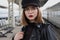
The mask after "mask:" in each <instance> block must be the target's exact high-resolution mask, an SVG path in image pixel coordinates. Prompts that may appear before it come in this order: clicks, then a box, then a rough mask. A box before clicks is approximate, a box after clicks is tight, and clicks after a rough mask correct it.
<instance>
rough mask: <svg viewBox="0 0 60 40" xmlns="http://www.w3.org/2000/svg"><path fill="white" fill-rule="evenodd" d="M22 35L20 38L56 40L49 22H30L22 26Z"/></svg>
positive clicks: (26, 39) (27, 39) (25, 39)
mask: <svg viewBox="0 0 60 40" xmlns="http://www.w3.org/2000/svg"><path fill="white" fill-rule="evenodd" d="M22 31H24V37H23V39H22V40H57V38H56V35H55V32H54V30H53V28H52V26H51V25H50V24H43V23H41V24H36V23H30V24H29V25H27V26H25V27H23V28H22Z"/></svg>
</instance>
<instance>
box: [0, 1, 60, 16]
mask: <svg viewBox="0 0 60 40" xmlns="http://www.w3.org/2000/svg"><path fill="white" fill-rule="evenodd" d="M58 2H60V0H48V1H47V3H46V4H45V5H44V6H43V7H41V10H45V9H46V8H49V7H51V6H53V5H55V4H57V3H58ZM0 5H2V6H6V7H8V1H7V0H6V1H5V0H0ZM18 8H19V6H18V5H17V4H15V3H14V10H15V11H17V12H15V14H16V13H18V10H17V9H18ZM3 11H4V12H3ZM7 11H8V10H7V9H2V8H0V14H1V13H8V12H7ZM2 15H3V14H2ZM0 16H1V15H0ZM5 16H6V14H5Z"/></svg>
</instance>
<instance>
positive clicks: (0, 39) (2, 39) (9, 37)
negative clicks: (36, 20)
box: [0, 26, 21, 40]
mask: <svg viewBox="0 0 60 40" xmlns="http://www.w3.org/2000/svg"><path fill="white" fill-rule="evenodd" d="M20 30H21V27H20V26H19V27H15V28H14V30H13V31H12V32H13V33H7V34H6V36H7V37H0V40H12V37H13V36H14V35H15V34H16V33H17V32H19V31H20Z"/></svg>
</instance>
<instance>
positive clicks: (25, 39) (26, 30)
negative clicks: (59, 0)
mask: <svg viewBox="0 0 60 40" xmlns="http://www.w3.org/2000/svg"><path fill="white" fill-rule="evenodd" d="M32 30H33V28H32V27H31V28H29V27H25V28H22V31H24V37H23V39H22V40H29V38H30V36H31V33H32Z"/></svg>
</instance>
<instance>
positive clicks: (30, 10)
mask: <svg viewBox="0 0 60 40" xmlns="http://www.w3.org/2000/svg"><path fill="white" fill-rule="evenodd" d="M37 13H38V11H37V7H34V6H28V7H27V8H25V15H26V17H27V19H29V20H30V21H32V20H34V19H35V18H36V17H37Z"/></svg>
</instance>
